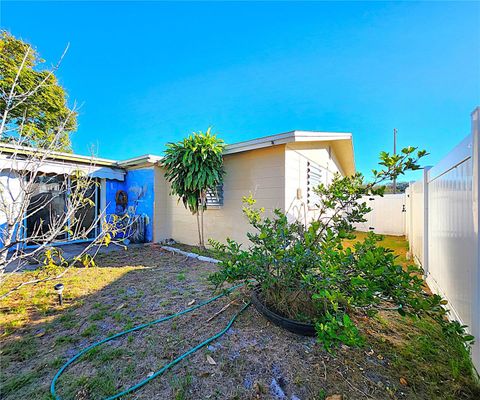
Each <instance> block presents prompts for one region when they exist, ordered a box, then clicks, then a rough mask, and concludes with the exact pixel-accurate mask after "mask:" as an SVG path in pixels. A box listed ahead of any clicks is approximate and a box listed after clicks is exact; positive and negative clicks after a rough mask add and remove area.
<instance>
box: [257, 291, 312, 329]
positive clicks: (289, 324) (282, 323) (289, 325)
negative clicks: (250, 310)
mask: <svg viewBox="0 0 480 400" xmlns="http://www.w3.org/2000/svg"><path fill="white" fill-rule="evenodd" d="M259 291H260V289H259V288H255V289H254V290H253V291H252V304H253V306H254V307H255V308H256V309H257V311H258V312H259V313H261V314H262V315H263V316H264V317H265V318H266V319H268V320H269V321H270V322H272V323H274V324H275V325H277V326H279V327H281V328H284V329H286V330H288V331H290V332H293V333H296V334H298V335H303V336H315V335H316V332H315V325H313V324H306V323H304V322H300V321H295V320H294V319H289V318H285V317H282V316H281V315H278V314H277V313H276V312H274V311H272V310H270V309H269V308H268V307H267V306H266V305H265V304H264V302H263V301H262V300H261V299H260V296H259Z"/></svg>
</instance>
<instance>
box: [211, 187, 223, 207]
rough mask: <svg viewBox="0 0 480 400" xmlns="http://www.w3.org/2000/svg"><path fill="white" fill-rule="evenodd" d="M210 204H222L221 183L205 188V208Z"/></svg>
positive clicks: (218, 205) (219, 205)
mask: <svg viewBox="0 0 480 400" xmlns="http://www.w3.org/2000/svg"><path fill="white" fill-rule="evenodd" d="M211 206H215V207H221V206H223V185H218V186H217V187H216V188H215V189H209V190H207V208H208V207H211Z"/></svg>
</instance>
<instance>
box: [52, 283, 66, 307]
mask: <svg viewBox="0 0 480 400" xmlns="http://www.w3.org/2000/svg"><path fill="white" fill-rule="evenodd" d="M53 288H54V289H55V293H57V294H58V304H60V305H63V295H62V292H63V288H64V286H63V283H57V284H56V285H55V286H54V287H53Z"/></svg>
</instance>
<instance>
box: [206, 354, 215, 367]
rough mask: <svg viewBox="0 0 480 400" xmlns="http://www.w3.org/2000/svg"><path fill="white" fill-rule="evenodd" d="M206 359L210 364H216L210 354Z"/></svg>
mask: <svg viewBox="0 0 480 400" xmlns="http://www.w3.org/2000/svg"><path fill="white" fill-rule="evenodd" d="M207 361H208V363H209V364H210V365H217V363H216V362H215V360H214V359H213V358H212V357H211V356H207Z"/></svg>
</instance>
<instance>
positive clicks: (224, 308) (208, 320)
mask: <svg viewBox="0 0 480 400" xmlns="http://www.w3.org/2000/svg"><path fill="white" fill-rule="evenodd" d="M234 303H236V301H235V300H232V301H231V302H230V303H228V304H227V305H225V306H223V307H222V308H221V309H220V310H219V311H217V312H216V313H215V314H213V315H212V316H211V317H210V318H209V319H207V322H210V321H211V320H212V319H214V318H216V317H218V316H219V315H220V314H221V313H222V312H224V311H225V310H226V309H227V308H228V307H230V306H231V305H232V304H234Z"/></svg>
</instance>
